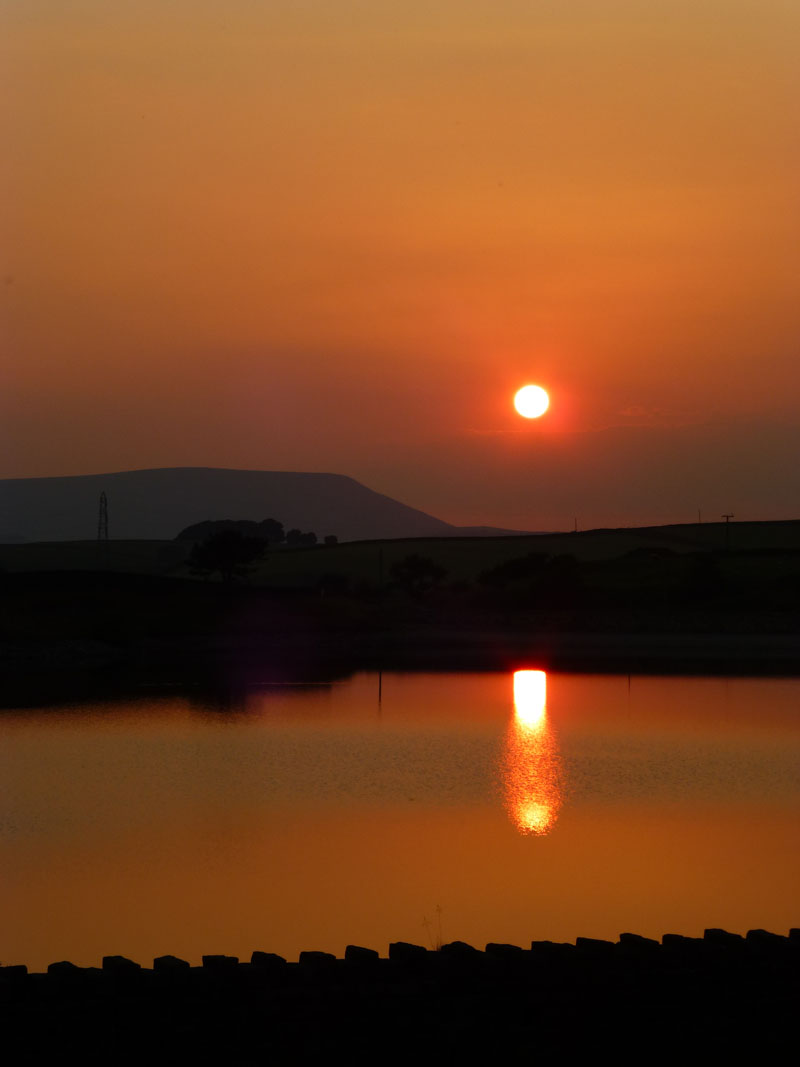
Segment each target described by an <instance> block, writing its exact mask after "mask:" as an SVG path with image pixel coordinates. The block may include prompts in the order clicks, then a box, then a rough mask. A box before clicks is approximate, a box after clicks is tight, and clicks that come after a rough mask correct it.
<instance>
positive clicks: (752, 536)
mask: <svg viewBox="0 0 800 1067" xmlns="http://www.w3.org/2000/svg"><path fill="white" fill-rule="evenodd" d="M728 537H729V543H730V550H731V551H730V556H731V560H730V561H729V564H728V566H730V564H732V563H733V559H734V557H735V559H736V569H737V571H742V573H744V572H747V573H748V574H749V575H750V576H751V577H753V578H754V579H755V578H756V577H757V575H758V574H759V573H760V572H762V571H764V569H765V567H766V569H767V571H768V572H769V573H770V574H773V573H774V574H776V575H777V574H780V573H783V572H787V573H790V574H794V573H795V571H796V570H797V565H796V563H795V561H794V560H793V559H792V556H793V554H794V553H800V521H788V522H751V523H745V522H742V523H732V524H731V526H730V529H729V531H727V533H726V530H725V524H724V523H704V524H702V525H685V526H653V527H644V528H640V529H617V530H588V531H586V532H580V533H564V534H540V535H535V536H529V537H474V538H471V537H453V538H414V539H403V540H394V541H352V542H344V543H342V544H339V545H333V546H316V547H313V548H297V549H290V548H286V547H283V546H281V547H277V548H272V549H271V550H270V551H268V552H267V553H266V554H265V556H264V558H263V559H262V560H259V561H258V562H257V563H256V564H255V565H254V566H253V567H252V568H251V569H250V572H249V574H248V575H247V579H246V580H247V582H248V584H252V585H259V586H267V587H273V588H296V589H303V588H305V589H309V588H315V587H316V586H317V585H319V584H320V582H323V583H325V582H326V581H329V580H331V579H334V580H337V581H339V582H340V583H342V584H343V585H346V586H347V587H348V588H350V589H356V588H359V587H374V588H380V587H383V586H386V585H388V584H390V582H391V580H392V567H393V566H394V565H395V564H397V563H399V562H400V561H401V560H403V559H404V558H405V557H407V556H409V555H412V554H416V555H420V556H423V557H426V558H428V559H430V560H432V561H433V562H434V563H436V564H438V565H439V566H440V567H442V568H443V569H444V571H445V572H446V573H445V577H444V579H443V584H445V585H453V584H458V583H472V582H475V581H477V580H478V579H479V577H480V575H481V574H483V573H485V572H486V571H489V570H491V569H492V568H494V567H497V566H498V565H501V564H503V563H506V562H507V561H509V560H512V559H519V558H521V557H525V556H527V555H528V554H529V553H537V554H543V555H545V556H547V557H550V558H553V557H563V556H570V557H573V558H574V559H575V560H576V561H578V562H580V563H589V564H591V563H597V564H602V563H609V562H610V561H613V560H618V559H626V560H630V559H631V558H632V557H631V554H632V553H633V554H635V555H639V556H641V557H643V558H645V559H647V558H648V557H652V558H653V559H657V558H658V557H662V558H667V557H669V556H671V555H674V556H686V555H687V554H691V553H698V552H713V553H715V554H720V555H724V554H725V550H726V545H727V543H728V541H727V538H728ZM189 550H190V545H189V544H188V543H187V542H181V541H109V542H107V543H105V544H99V543H98V542H96V541H68V542H56V541H53V542H40V543H36V544H18V545H14V544H7V545H0V568H2V569H3V570H5V571H8V572H11V573H14V572H26V571H28V572H29V571H74V570H80V571H113V572H116V573H128V574H149V575H160V576H171V577H176V578H178V577H181V578H191V577H193V576H192V574H191V572H190V570H189V568H188V567H187V565H186V558H187V556H188V553H189ZM748 557H751V558H749V559H748ZM768 557H773V558H772V559H768ZM778 557H781V558H780V559H779V558H778ZM626 567H627V569H628V570H630V569H631V567H629V566H628V565H627V564H626ZM601 569H602V568H601ZM634 569H635V568H634ZM645 569H646V568H645ZM606 570H607V576H608V579H609V580H610V581H611V584H612V585H613V583H614V582H615V581H617V580H619V579H618V577H617V578H614V577H613V571H614V568H606ZM640 570H641V567H640ZM651 570H652V568H651ZM637 580H639V578H638V577H637Z"/></svg>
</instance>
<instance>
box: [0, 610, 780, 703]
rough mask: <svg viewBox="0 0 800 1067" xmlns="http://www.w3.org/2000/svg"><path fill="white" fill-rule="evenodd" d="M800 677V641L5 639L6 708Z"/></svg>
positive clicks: (429, 634) (760, 637)
mask: <svg viewBox="0 0 800 1067" xmlns="http://www.w3.org/2000/svg"><path fill="white" fill-rule="evenodd" d="M522 667H538V668H541V669H544V670H554V671H572V672H576V673H587V674H640V675H697V674H704V675H717V676H723V677H733V676H752V677H764V676H772V677H796V676H800V634H795V633H696V632H695V633H691V632H690V633H680V632H678V633H676V632H639V633H624V632H596V631H595V632H589V631H584V632H580V631H572V632H570V631H551V632H541V631H527V632H526V631H520V630H498V629H493V630H476V629H460V630H455V629H446V628H443V627H423V628H415V629H413V630H407V631H392V632H390V633H380V632H371V633H367V632H352V631H351V632H347V633H318V632H317V633H315V632H313V631H309V632H308V633H293V634H278V635H275V636H274V637H272V638H266V637H264V636H262V635H257V634H256V635H247V634H243V635H231V636H228V637H218V638H199V637H184V638H175V639H173V640H167V639H163V638H162V639H157V640H150V641H139V642H127V643H125V644H123V645H120V644H116V645H112V644H110V643H107V642H101V641H89V640H81V639H76V640H70V639H60V640H39V641H26V642H20V641H13V642H2V643H0V670H2V672H3V678H4V683H3V687H2V693H1V694H0V708H2V707H25V706H28V707H29V706H32V705H36V704H39V703H48V702H52V703H61V702H66V701H72V700H77V699H83V698H87V699H91V698H92V697H94V696H97V697H107V698H113V697H115V696H119V697H130V696H136V695H137V694H141V693H142V692H151V693H158V692H165V693H166V692H174V691H176V690H179V691H196V690H200V691H204V692H208V693H210V694H214V693H219V694H220V695H222V696H224V695H225V694H231V695H235V694H236V693H238V692H244V691H245V690H247V689H248V688H252V687H258V686H260V685H269V684H274V683H276V682H286V681H303V680H305V681H334V680H336V679H339V678H345V677H348V676H350V675H352V674H353V673H355V672H358V671H430V672H446V671H513V670H518V669H520V668H522Z"/></svg>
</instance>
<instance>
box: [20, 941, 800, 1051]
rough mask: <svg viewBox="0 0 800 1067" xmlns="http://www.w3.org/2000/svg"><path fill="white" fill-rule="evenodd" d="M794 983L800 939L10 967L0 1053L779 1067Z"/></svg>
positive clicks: (397, 947)
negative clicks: (757, 1066)
mask: <svg viewBox="0 0 800 1067" xmlns="http://www.w3.org/2000/svg"><path fill="white" fill-rule="evenodd" d="M799 977H800V930H792V931H791V932H790V934H789V936H788V937H783V936H778V935H776V934H772V933H768V932H766V931H763V930H751V931H750V932H749V933H748V934H747V937H746V938H743V937H740V936H739V935H736V934H730V933H727V932H725V931H722V930H707V931H706V933H705V936H704V937H703V938H687V937H681V936H679V935H669V934H668V935H665V936H664V938H663V939H662V941H661V943H659V942H657V941H651V940H648V939H646V938H642V937H638V936H637V935H635V934H622V935H621V936H620V939H619V941H618V942H616V943H613V942H610V941H595V940H591V939H587V938H578V940H577V942H576V943H575V944H574V945H572V944H554V943H551V942H533V944H532V945H531V947H530V949H528V950H523V949H521V948H518V947H515V946H510V945H487V946H486V950H485V951H484V952H480V951H478V950H476V949H474V948H471V947H470V946H468V945H465V944H464V943H463V942H454V943H452V944H450V945H445V946H443V947H442V948H441V949H440V951H438V952H429V951H427V950H426V949H424V948H421V947H418V946H414V945H407V944H404V943H402V942H401V943H396V944H393V945H391V946H390V951H389V957H388V959H380V958H379V957H378V954H377V953H376V952H373V951H371V950H369V949H363V948H357V947H354V946H350V947H348V949H347V951H346V953H345V957H344V959H336V958H335V957H333V956H331V955H328V954H326V953H318V952H307V953H303V954H301V957H300V961H299V962H298V963H287V962H286V961H285V960H284V959H282V958H281V957H279V956H275V955H272V954H270V953H264V952H254V953H253V956H252V959H251V961H250V962H249V963H240V962H239V961H238V960H237V959H236V958H235V957H229V956H206V957H204V958H203V966H202V967H190V966H189V964H188V963H185V962H184V961H181V960H178V959H176V958H175V957H171V956H165V957H161V958H159V959H157V960H155V961H154V965H153V968H152V969H145V968H142V967H140V966H139V964H137V963H134V962H132V961H130V960H127V959H124V958H123V957H119V956H110V957H106V958H105V959H104V960H103V966H102V968H78V967H76V966H74V965H73V964H71V963H67V962H61V963H54V964H52V965H51V966H50V967H49V968H48V973H46V974H27V972H26V970H25V968H24V967H4V968H0V1005H1V1006H2V1008H1V1010H2V1045H3V1048H4V1050H5V1051H6V1052H7V1053H9V1054H12V1053H13V1054H14V1055H15V1056H17V1057H19V1059H18V1061H17V1062H28V1063H45V1062H50V1061H51V1060H52V1061H56V1060H57V1059H59V1058H62V1057H63V1058H65V1060H66V1061H71V1060H72V1058H73V1055H77V1057H78V1059H79V1060H80V1061H82V1062H91V1061H97V1060H103V1061H104V1062H116V1063H119V1062H141V1063H173V1062H174V1063H186V1062H189V1061H190V1060H200V1061H202V1062H210V1061H211V1062H213V1061H216V1062H221V1063H236V1064H240V1063H242V1064H269V1063H276V1064H283V1063H298V1062H311V1061H316V1060H318V1059H319V1060H320V1061H321V1062H322V1061H326V1062H327V1061H330V1062H333V1063H338V1062H366V1061H377V1062H384V1063H385V1062H391V1063H395V1062H409V1061H422V1062H425V1063H428V1062H437V1063H464V1062H486V1063H492V1062H497V1059H498V1057H500V1056H504V1055H509V1054H514V1055H519V1054H523V1055H527V1056H530V1057H531V1062H541V1058H542V1057H543V1056H554V1057H555V1056H557V1057H558V1058H559V1059H560V1060H561V1061H564V1062H568V1063H569V1062H573V1061H574V1060H575V1058H576V1057H584V1056H591V1057H592V1059H593V1060H594V1059H595V1058H597V1057H598V1056H602V1057H603V1058H605V1057H606V1056H607V1055H608V1054H611V1055H613V1058H614V1061H615V1062H653V1061H660V1060H661V1059H662V1058H664V1057H666V1056H672V1057H674V1056H676V1055H679V1056H680V1057H681V1060H682V1061H687V1060H688V1061H689V1062H691V1061H693V1060H695V1057H696V1055H698V1054H703V1055H707V1056H710V1057H713V1059H711V1060H709V1062H714V1063H720V1062H723V1061H724V1060H725V1059H726V1058H728V1057H729V1056H730V1057H734V1056H735V1057H736V1059H737V1060H739V1059H740V1058H741V1057H742V1055H743V1054H747V1055H755V1056H758V1062H762V1063H777V1062H781V1061H782V1060H783V1058H784V1057H785V1056H786V1055H787V1054H789V1053H790V1052H791V1050H792V1049H794V1048H795V1047H796V1036H797V1025H796V1022H797V1004H798V994H800V981H799V980H798V979H799Z"/></svg>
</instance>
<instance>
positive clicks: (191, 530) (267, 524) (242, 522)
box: [175, 519, 338, 548]
mask: <svg viewBox="0 0 800 1067" xmlns="http://www.w3.org/2000/svg"><path fill="white" fill-rule="evenodd" d="M223 532H224V533H231V532H234V533H238V534H241V535H242V537H246V538H248V539H250V540H257V541H263V542H264V544H265V545H283V544H286V545H290V546H292V547H298V548H299V547H302V546H304V545H316V544H317V541H318V538H317V535H316V534H315V533H314V531H313V530H309V531H307V532H306V533H303V532H302V531H301V530H297V529H292V530H288V531H285V530H284V528H283V523H282V522H278V520H277V519H263V520H262V521H261V522H256V521H255V520H253V519H206V520H205V522H196V523H195V524H194V525H193V526H187V527H186V529H185V530H181V532H180V533H179V534H178V536H177V537H176V538H175V540H176V541H208V540H209V539H210V538H212V537H216V536H217V535H218V534H221V533H223ZM337 541H338V538H337V537H336V535H335V534H328V535H327V536H326V537H325V544H326V545H335V544H336V543H337Z"/></svg>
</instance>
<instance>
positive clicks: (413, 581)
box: [391, 554, 447, 596]
mask: <svg viewBox="0 0 800 1067" xmlns="http://www.w3.org/2000/svg"><path fill="white" fill-rule="evenodd" d="M446 574H447V571H446V570H445V569H444V567H440V566H439V564H438V563H434V561H433V560H432V559H430V558H429V557H428V556H419V555H417V554H413V555H410V556H406V557H405V559H402V560H400V561H399V563H395V564H394V565H393V566H392V568H391V575H392V578H393V579H394V580H395V582H396V583H397V584H398V585H399V586H400V588H401V589H405V590H406V592H408V593H411V595H412V596H420V595H421V594H423V593H427V591H428V590H429V589H432V588H433V586H434V585H437V584H438V583H439V582H440V581H441V580H442V578H444V576H445V575H446Z"/></svg>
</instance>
